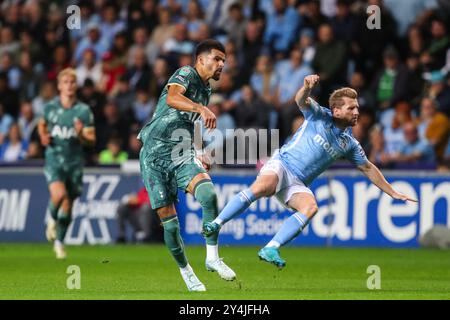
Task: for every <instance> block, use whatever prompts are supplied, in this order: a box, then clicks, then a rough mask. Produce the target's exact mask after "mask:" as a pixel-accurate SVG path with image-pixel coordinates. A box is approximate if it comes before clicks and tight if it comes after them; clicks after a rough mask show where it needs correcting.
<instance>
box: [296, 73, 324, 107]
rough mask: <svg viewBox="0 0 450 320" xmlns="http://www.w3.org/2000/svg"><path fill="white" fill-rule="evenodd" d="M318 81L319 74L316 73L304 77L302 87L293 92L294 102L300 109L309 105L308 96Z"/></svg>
mask: <svg viewBox="0 0 450 320" xmlns="http://www.w3.org/2000/svg"><path fill="white" fill-rule="evenodd" d="M318 82H319V76H318V75H316V74H312V75H309V76H306V77H305V79H304V80H303V87H301V88H300V90H298V91H297V93H296V94H295V103H297V105H298V106H299V108H300V109H304V108H307V107H308V106H309V103H308V97H309V95H310V94H311V91H312V89H314V87H315V85H316V84H317V83H318Z"/></svg>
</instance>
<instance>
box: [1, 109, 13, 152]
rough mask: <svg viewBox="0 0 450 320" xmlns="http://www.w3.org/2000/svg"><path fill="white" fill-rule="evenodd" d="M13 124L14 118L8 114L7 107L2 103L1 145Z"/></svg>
mask: <svg viewBox="0 0 450 320" xmlns="http://www.w3.org/2000/svg"><path fill="white" fill-rule="evenodd" d="M13 122H14V118H13V117H11V115H10V114H8V113H6V110H5V106H4V105H3V104H2V103H1V102H0V145H2V144H3V142H4V141H5V139H6V137H7V135H8V132H9V128H10V127H11V125H12V124H13Z"/></svg>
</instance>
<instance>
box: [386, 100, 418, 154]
mask: <svg viewBox="0 0 450 320" xmlns="http://www.w3.org/2000/svg"><path fill="white" fill-rule="evenodd" d="M389 114H390V113H389ZM389 114H388V113H385V114H384V118H382V119H381V124H382V126H383V140H384V144H385V147H384V151H385V153H386V154H387V155H391V154H394V153H398V152H399V151H400V149H401V147H402V145H403V144H404V140H405V135H404V132H403V126H404V125H405V124H406V123H409V122H412V121H413V118H412V113H411V105H410V104H409V103H407V102H400V103H398V104H397V105H396V106H395V109H393V110H392V114H391V115H389Z"/></svg>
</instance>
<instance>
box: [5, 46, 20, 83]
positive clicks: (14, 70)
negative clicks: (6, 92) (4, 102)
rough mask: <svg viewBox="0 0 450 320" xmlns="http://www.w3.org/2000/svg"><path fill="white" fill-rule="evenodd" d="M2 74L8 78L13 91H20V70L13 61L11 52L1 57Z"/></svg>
mask: <svg viewBox="0 0 450 320" xmlns="http://www.w3.org/2000/svg"><path fill="white" fill-rule="evenodd" d="M0 72H4V73H6V74H7V76H8V83H9V86H10V88H11V89H13V90H18V89H19V87H20V80H21V79H20V69H19V68H18V67H17V66H16V64H15V63H14V61H13V57H12V55H11V53H10V52H4V53H3V54H2V55H1V57H0Z"/></svg>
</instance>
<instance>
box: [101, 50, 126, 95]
mask: <svg viewBox="0 0 450 320" xmlns="http://www.w3.org/2000/svg"><path fill="white" fill-rule="evenodd" d="M125 72H126V67H125V64H124V63H122V62H121V61H118V60H117V59H116V57H115V56H114V55H113V53H112V52H109V51H108V52H105V54H104V55H103V57H102V77H101V79H100V82H99V83H98V85H97V87H98V89H99V90H100V91H101V92H102V93H104V94H106V95H107V96H112V95H113V94H114V88H115V85H116V83H117V79H119V77H120V76H121V75H123V74H124V73H125Z"/></svg>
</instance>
